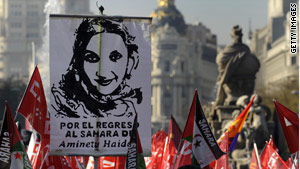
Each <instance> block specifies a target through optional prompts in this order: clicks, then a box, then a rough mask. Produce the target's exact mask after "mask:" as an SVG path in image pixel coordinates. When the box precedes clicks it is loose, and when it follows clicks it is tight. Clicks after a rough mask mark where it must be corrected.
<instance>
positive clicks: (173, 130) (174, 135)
mask: <svg viewBox="0 0 300 169" xmlns="http://www.w3.org/2000/svg"><path fill="white" fill-rule="evenodd" d="M168 136H169V139H172V141H173V143H174V146H175V147H176V149H178V146H179V142H180V138H181V136H182V132H181V130H180V128H179V126H178V124H177V122H176V120H175V119H174V117H173V116H172V115H171V118H170V122H169V130H168Z"/></svg>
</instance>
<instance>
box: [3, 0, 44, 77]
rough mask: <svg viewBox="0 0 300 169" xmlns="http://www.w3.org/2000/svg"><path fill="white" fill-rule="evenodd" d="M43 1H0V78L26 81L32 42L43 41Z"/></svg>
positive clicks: (40, 42) (37, 45) (39, 42)
mask: <svg viewBox="0 0 300 169" xmlns="http://www.w3.org/2000/svg"><path fill="white" fill-rule="evenodd" d="M45 3H46V0H26V1H23V0H0V79H5V78H16V79H21V80H24V81H27V80H28V78H29V76H30V75H31V73H32V72H30V71H31V69H30V67H31V62H32V58H33V57H32V49H33V47H32V44H33V43H34V44H36V47H35V48H38V47H40V46H41V44H42V34H43V33H44V32H43V30H44V29H43V25H44V22H45V14H44V12H43V10H44V6H45Z"/></svg>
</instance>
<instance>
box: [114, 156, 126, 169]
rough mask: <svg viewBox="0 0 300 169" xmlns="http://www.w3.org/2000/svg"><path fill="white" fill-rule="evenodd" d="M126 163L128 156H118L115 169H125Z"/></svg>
mask: <svg viewBox="0 0 300 169" xmlns="http://www.w3.org/2000/svg"><path fill="white" fill-rule="evenodd" d="M125 162H126V156H117V157H116V164H115V165H116V167H115V169H124V168H125Z"/></svg>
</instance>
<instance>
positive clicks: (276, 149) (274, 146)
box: [269, 136, 279, 152]
mask: <svg viewBox="0 0 300 169" xmlns="http://www.w3.org/2000/svg"><path fill="white" fill-rule="evenodd" d="M269 144H270V146H272V147H273V149H274V150H275V151H276V152H278V151H279V150H278V148H277V146H276V145H275V142H274V140H273V137H272V136H271V138H270V140H269Z"/></svg>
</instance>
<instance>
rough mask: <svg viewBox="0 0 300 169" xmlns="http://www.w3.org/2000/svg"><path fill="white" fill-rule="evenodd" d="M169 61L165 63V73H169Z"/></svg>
mask: <svg viewBox="0 0 300 169" xmlns="http://www.w3.org/2000/svg"><path fill="white" fill-rule="evenodd" d="M170 66H171V65H170V61H168V60H167V61H165V72H169V71H170Z"/></svg>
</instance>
